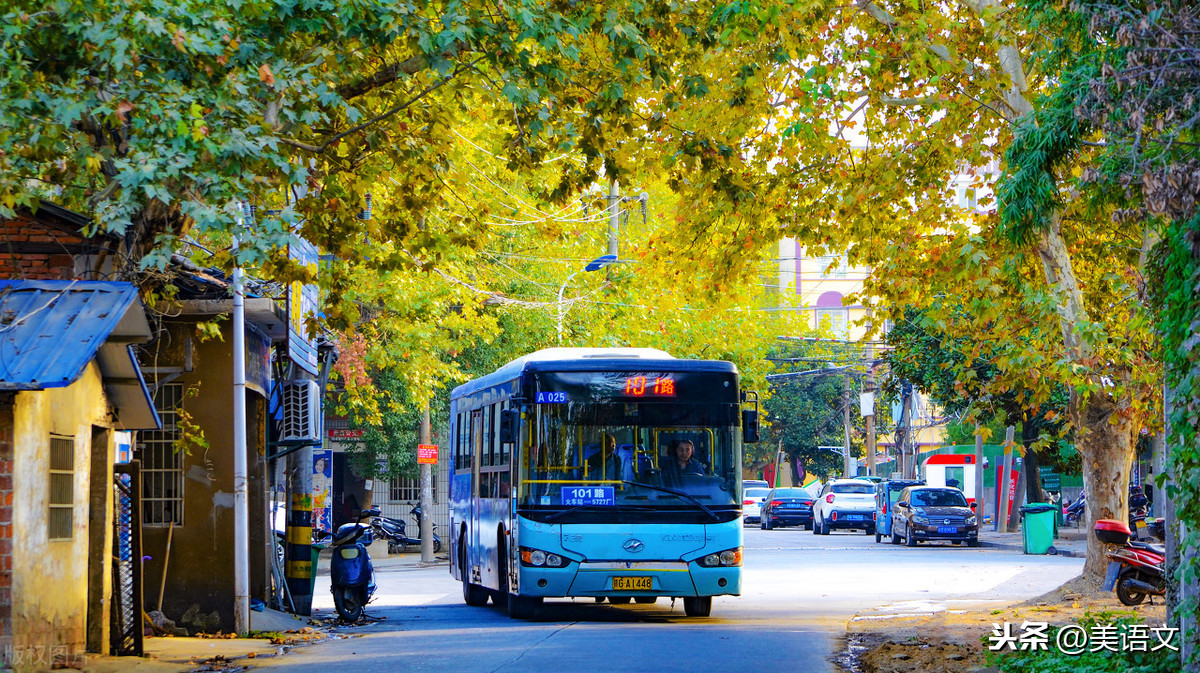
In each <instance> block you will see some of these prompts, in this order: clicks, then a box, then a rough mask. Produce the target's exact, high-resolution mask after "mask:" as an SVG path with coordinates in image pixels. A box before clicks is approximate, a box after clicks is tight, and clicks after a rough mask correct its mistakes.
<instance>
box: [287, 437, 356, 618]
mask: <svg viewBox="0 0 1200 673" xmlns="http://www.w3.org/2000/svg"><path fill="white" fill-rule="evenodd" d="M287 475H288V480H287V481H288V500H289V503H288V505H289V506H288V522H287V543H288V544H287V563H286V565H285V566H284V577H285V578H286V579H287V586H288V591H289V592H291V594H292V602H293V603H294V604H295V607H296V614H298V615H301V616H308V615H310V614H312V574H313V573H314V572H316V568H314V567H313V564H312V489H313V457H312V447H311V446H304V447H301V448H299V449H296V450H295V451H292V452H291V453H289V454H288V455H287ZM353 516H354V517H355V518H357V517H358V512H354V513H353Z"/></svg>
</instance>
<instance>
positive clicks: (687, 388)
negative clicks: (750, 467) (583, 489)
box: [527, 369, 739, 405]
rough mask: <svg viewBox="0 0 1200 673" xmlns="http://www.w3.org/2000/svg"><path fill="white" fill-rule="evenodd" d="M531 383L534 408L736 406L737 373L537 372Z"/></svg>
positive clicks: (531, 399)
mask: <svg viewBox="0 0 1200 673" xmlns="http://www.w3.org/2000/svg"><path fill="white" fill-rule="evenodd" d="M530 378H531V380H530V381H529V382H528V385H529V388H527V390H529V391H530V392H529V393H528V395H529V400H530V401H531V402H533V403H535V404H563V405H576V404H597V403H599V404H604V403H614V404H615V403H626V404H629V403H634V402H637V403H652V404H668V405H669V404H678V403H687V404H737V403H738V401H739V400H738V394H737V374H736V373H735V372H728V373H727V372H707V371H703V372H688V371H669V370H668V371H654V370H650V371H647V370H644V369H643V370H633V371H629V370H626V371H617V372H613V371H608V372H593V371H564V372H541V371H539V372H536V373H535V374H534V375H533V376H531V377H530Z"/></svg>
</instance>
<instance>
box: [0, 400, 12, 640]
mask: <svg viewBox="0 0 1200 673" xmlns="http://www.w3.org/2000/svg"><path fill="white" fill-rule="evenodd" d="M14 398H15V395H14V394H13V393H0V642H4V643H8V642H11V638H12V544H13V539H12V502H13V501H12V497H13V495H12V494H13V470H12V468H13V400H14Z"/></svg>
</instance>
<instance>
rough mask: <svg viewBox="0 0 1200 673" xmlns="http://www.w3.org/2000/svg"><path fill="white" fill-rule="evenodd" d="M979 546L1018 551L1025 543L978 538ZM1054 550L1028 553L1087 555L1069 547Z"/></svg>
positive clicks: (1079, 556)
mask: <svg viewBox="0 0 1200 673" xmlns="http://www.w3.org/2000/svg"><path fill="white" fill-rule="evenodd" d="M979 546H980V547H991V548H993V549H1008V550H1011V551H1019V552H1023V551H1025V545H1022V544H1007V543H1004V542H991V541H988V540H980V541H979ZM1054 550H1055V552H1057V553H1056V554H1030V556H1066V557H1069V558H1083V557H1084V556H1086V555H1087V554H1086V553H1084V554H1080V553H1078V552H1075V551H1073V550H1071V549H1064V548H1062V547H1054Z"/></svg>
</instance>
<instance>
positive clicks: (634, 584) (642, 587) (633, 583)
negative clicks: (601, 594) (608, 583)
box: [612, 577, 653, 591]
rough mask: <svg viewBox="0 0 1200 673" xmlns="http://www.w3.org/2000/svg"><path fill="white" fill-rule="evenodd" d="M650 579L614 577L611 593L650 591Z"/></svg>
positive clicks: (651, 587)
mask: <svg viewBox="0 0 1200 673" xmlns="http://www.w3.org/2000/svg"><path fill="white" fill-rule="evenodd" d="M651 579H652V578H649V577H614V578H612V580H613V583H612V588H613V591H651V590H652V589H653V586H652V582H651Z"/></svg>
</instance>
